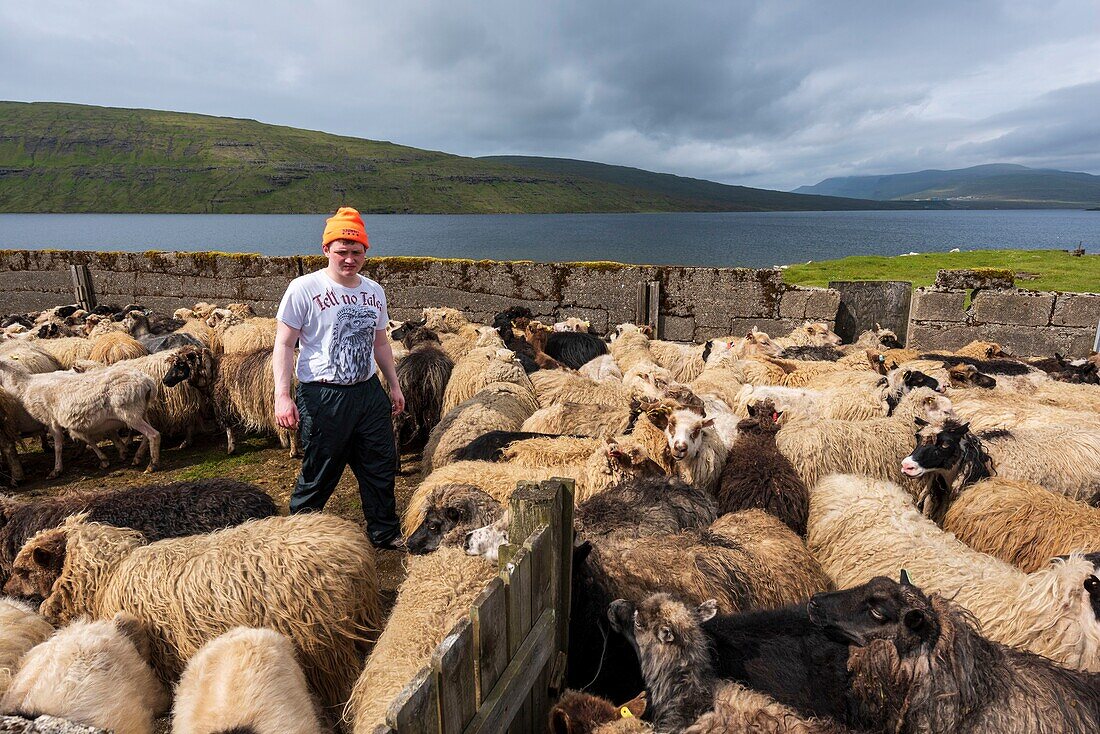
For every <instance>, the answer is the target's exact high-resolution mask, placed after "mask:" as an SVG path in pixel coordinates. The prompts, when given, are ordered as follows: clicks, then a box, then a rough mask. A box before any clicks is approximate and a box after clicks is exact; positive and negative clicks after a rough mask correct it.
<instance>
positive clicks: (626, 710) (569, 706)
mask: <svg viewBox="0 0 1100 734" xmlns="http://www.w3.org/2000/svg"><path fill="white" fill-rule="evenodd" d="M645 708H646V700H645V691H642V692H641V693H640V694H638V695H637V696H636V697H635V698H633V699H631V700H630V701H627V702H626V703H624V704H623V705H622V706H615V705H614V704H613V703H611V702H610V701H608V700H607V699H605V698H600V697H598V696H593V695H592V694H590V693H583V692H581V691H566V692H565V693H563V694H562V697H561V698H560V699H559V700H558V702H557V703H556V704H554V708H552V709H551V710H550V732H551V734H590V733H591V732H593V731H596V730H597V728H599V726H600V725H601V724H609V723H611V722H613V721H618V720H620V719H622V718H635V719H638V718H641V716H642V714H644V713H645Z"/></svg>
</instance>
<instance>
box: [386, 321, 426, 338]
mask: <svg viewBox="0 0 1100 734" xmlns="http://www.w3.org/2000/svg"><path fill="white" fill-rule="evenodd" d="M424 322H425V319H420V320H416V319H409V320H408V321H404V322H401V323H398V322H396V321H391V322H390V323H391V324H396V326H394V327H393V330H392V331H389V336H390V339H392V340H394V341H395V342H399V341H402V340H404V338H405V335H406V334H408V333H409V332H410V331H413V330H415V329H419V328H420V327H422V326H424ZM387 329H388V327H387ZM429 331H430V329H429Z"/></svg>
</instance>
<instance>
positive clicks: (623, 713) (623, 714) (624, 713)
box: [619, 706, 634, 719]
mask: <svg viewBox="0 0 1100 734" xmlns="http://www.w3.org/2000/svg"><path fill="white" fill-rule="evenodd" d="M619 718H621V719H633V718H634V714H632V713H631V712H630V709H628V708H627V707H626V706H623V707H622V708H620V709H619Z"/></svg>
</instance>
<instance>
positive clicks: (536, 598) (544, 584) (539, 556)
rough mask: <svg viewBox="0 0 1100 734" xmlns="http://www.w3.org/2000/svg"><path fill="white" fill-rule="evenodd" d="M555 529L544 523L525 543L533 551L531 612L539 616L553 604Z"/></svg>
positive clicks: (524, 545)
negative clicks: (553, 544)
mask: <svg viewBox="0 0 1100 734" xmlns="http://www.w3.org/2000/svg"><path fill="white" fill-rule="evenodd" d="M552 534H553V531H552V530H551V529H550V528H548V527H546V526H545V525H543V526H542V527H540V528H539V529H538V530H536V531H535V533H534V535H532V536H531V537H529V538H528V539H527V540H526V541H525V542H524V544H523V547H525V548H526V549H527V550H529V551H530V552H531V614H532V616H535V617H538V615H539V614H542V611H543V610H544V609H548V608H550V607H552V606H553V602H554V599H553V592H554V591H556V589H554V588H553V584H552V583H551V582H552V581H553V575H554V558H553V554H552V551H553V548H552V543H553V539H552V537H551V536H552Z"/></svg>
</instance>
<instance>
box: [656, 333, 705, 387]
mask: <svg viewBox="0 0 1100 734" xmlns="http://www.w3.org/2000/svg"><path fill="white" fill-rule="evenodd" d="M649 351H650V353H651V354H652V355H653V359H654V361H656V362H657V364H658V365H660V366H661V367H664V368H665V369H666V370H668V371H669V372H670V373H672V379H673V380H675V381H676V382H682V383H686V382H691V381H692V380H694V379H695V378H696V377H698V376H699V375H700V373H702V371H703V368H704V367H706V364H705V363H704V362H703V345H701V344H680V343H678V342H669V341H662V340H660V339H654V340H652V341H650V342H649Z"/></svg>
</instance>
